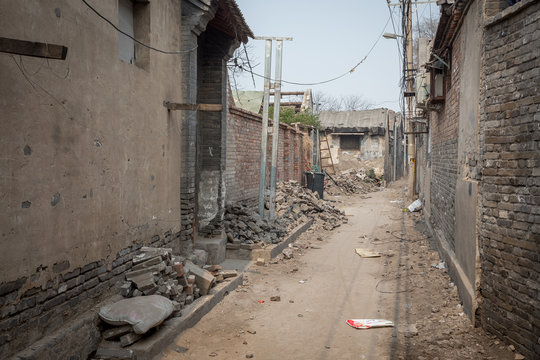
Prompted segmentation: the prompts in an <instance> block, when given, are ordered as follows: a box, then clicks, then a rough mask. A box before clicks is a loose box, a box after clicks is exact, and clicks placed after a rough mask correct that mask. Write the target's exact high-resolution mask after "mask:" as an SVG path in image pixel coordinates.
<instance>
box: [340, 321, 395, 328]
mask: <svg viewBox="0 0 540 360" xmlns="http://www.w3.org/2000/svg"><path fill="white" fill-rule="evenodd" d="M347 324H349V325H350V326H352V327H353V328H355V329H370V328H374V327H389V326H390V327H392V326H394V323H393V322H392V321H390V320H384V319H349V320H347Z"/></svg>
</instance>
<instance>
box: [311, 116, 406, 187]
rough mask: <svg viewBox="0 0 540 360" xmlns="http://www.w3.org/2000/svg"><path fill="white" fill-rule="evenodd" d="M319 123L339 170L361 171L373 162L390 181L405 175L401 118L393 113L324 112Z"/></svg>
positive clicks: (333, 160)
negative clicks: (367, 162) (360, 169)
mask: <svg viewBox="0 0 540 360" xmlns="http://www.w3.org/2000/svg"><path fill="white" fill-rule="evenodd" d="M319 121H320V123H321V128H322V129H323V130H324V131H326V133H328V142H329V148H330V153H331V156H332V162H333V164H334V166H335V167H336V168H337V169H338V170H347V169H355V168H359V167H362V162H366V161H369V162H370V164H372V165H373V166H372V167H378V168H379V169H380V172H381V173H382V172H384V174H385V179H386V180H388V181H390V180H395V179H397V178H400V177H401V176H402V175H403V170H404V167H403V161H404V160H403V159H404V157H403V151H404V147H403V120H402V117H401V116H400V114H397V113H395V112H394V111H392V110H389V109H372V110H358V111H356V110H355V111H337V112H332V111H322V112H321V114H320V116H319ZM322 167H323V168H324V167H325V165H324V164H323V166H322Z"/></svg>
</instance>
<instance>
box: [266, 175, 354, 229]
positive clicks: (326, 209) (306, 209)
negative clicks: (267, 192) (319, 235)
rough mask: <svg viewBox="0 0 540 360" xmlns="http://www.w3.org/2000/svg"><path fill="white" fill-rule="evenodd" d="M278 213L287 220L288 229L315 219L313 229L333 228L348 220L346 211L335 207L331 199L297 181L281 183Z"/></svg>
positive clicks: (277, 203) (277, 204) (278, 195)
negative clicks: (323, 197)
mask: <svg viewBox="0 0 540 360" xmlns="http://www.w3.org/2000/svg"><path fill="white" fill-rule="evenodd" d="M276 213H277V216H278V218H279V219H281V220H282V221H285V223H287V226H288V228H287V229H288V230H291V229H293V228H294V227H296V226H297V225H299V224H301V223H303V222H305V221H307V220H308V219H309V218H313V219H314V223H313V225H312V227H311V228H312V229H314V230H317V229H318V228H322V229H324V230H332V229H334V228H336V227H338V226H340V225H341V224H342V223H346V222H347V217H346V216H345V213H344V212H342V211H341V210H339V209H338V208H336V207H334V206H333V205H332V204H331V203H330V202H329V201H326V200H323V199H321V198H320V197H319V194H318V193H317V192H312V191H311V190H308V189H306V188H303V187H301V186H300V185H299V184H298V182H297V181H293V180H290V181H287V182H282V183H279V184H278V186H277V192H276Z"/></svg>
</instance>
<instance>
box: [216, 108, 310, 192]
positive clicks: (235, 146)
mask: <svg viewBox="0 0 540 360" xmlns="http://www.w3.org/2000/svg"><path fill="white" fill-rule="evenodd" d="M269 126H271V124H270V125H269ZM261 127H262V117H261V116H260V115H258V114H254V113H252V112H249V111H246V110H242V109H239V108H236V107H234V106H231V107H229V114H228V117H227V155H226V157H227V163H226V170H225V184H226V189H227V190H226V201H233V202H234V201H240V200H248V201H256V200H257V198H258V193H259V169H260V164H259V162H260V148H261V130H262V129H261ZM278 145H279V148H278V169H277V175H278V178H277V179H278V181H287V180H297V181H300V180H301V176H302V169H303V166H301V162H302V157H301V154H302V133H301V132H297V131H296V130H295V129H294V128H292V127H290V126H288V125H285V124H281V125H280V131H279V139H278ZM271 160H272V136H269V137H268V151H267V172H266V173H267V184H268V182H269V180H270V166H271Z"/></svg>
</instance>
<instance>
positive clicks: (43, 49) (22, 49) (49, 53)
mask: <svg viewBox="0 0 540 360" xmlns="http://www.w3.org/2000/svg"><path fill="white" fill-rule="evenodd" d="M67 50H68V48H67V47H65V46H62V45H55V44H46V43H40V42H32V41H25V40H16V39H8V38H5V37H0V52H5V53H10V54H17V55H25V56H35V57H41V58H48V59H57V60H64V59H65V58H66V55H67Z"/></svg>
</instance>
